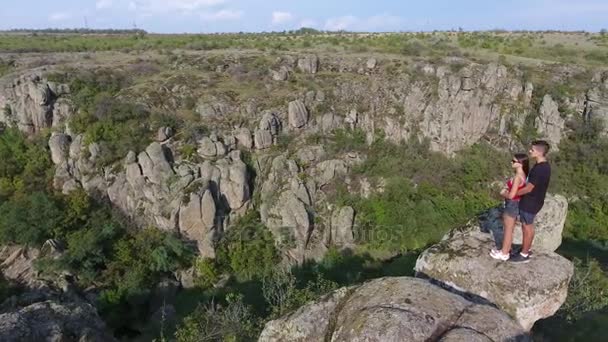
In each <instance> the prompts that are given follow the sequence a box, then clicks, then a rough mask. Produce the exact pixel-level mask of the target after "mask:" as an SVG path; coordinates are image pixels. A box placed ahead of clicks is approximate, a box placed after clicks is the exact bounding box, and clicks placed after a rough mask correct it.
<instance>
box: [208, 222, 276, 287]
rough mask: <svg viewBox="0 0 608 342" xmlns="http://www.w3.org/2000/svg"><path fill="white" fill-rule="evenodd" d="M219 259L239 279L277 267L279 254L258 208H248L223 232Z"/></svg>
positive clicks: (260, 274) (256, 275)
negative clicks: (257, 210) (247, 210)
mask: <svg viewBox="0 0 608 342" xmlns="http://www.w3.org/2000/svg"><path fill="white" fill-rule="evenodd" d="M218 260H219V261H220V263H221V264H222V265H223V266H224V267H225V268H227V269H229V270H231V271H232V272H233V273H234V274H235V275H236V276H237V277H238V278H239V279H242V280H250V279H254V278H260V277H263V276H264V275H266V274H269V273H270V272H271V271H272V269H273V268H275V267H276V265H277V264H278V262H279V254H278V251H277V249H276V248H275V246H274V239H273V237H272V234H271V233H270V231H268V229H267V228H266V227H265V226H264V225H263V224H262V223H261V222H260V218H259V214H258V213H257V212H255V211H250V212H249V213H248V214H247V215H245V216H243V217H241V218H240V219H239V220H238V221H237V222H236V223H235V224H234V226H232V227H230V229H228V230H227V231H226V232H225V234H224V236H223V237H222V240H221V241H220V242H219V246H218Z"/></svg>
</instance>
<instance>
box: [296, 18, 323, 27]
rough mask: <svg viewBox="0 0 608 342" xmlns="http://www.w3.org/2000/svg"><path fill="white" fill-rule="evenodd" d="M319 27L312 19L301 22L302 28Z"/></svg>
mask: <svg viewBox="0 0 608 342" xmlns="http://www.w3.org/2000/svg"><path fill="white" fill-rule="evenodd" d="M318 25H319V24H318V23H317V22H316V21H314V20H312V19H303V20H302V21H301V22H300V27H309V28H314V27H317V26H318Z"/></svg>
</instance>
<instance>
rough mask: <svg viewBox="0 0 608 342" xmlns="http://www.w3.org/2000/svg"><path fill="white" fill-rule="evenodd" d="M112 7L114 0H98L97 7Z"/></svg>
mask: <svg viewBox="0 0 608 342" xmlns="http://www.w3.org/2000/svg"><path fill="white" fill-rule="evenodd" d="M110 7H112V0H97V2H96V3H95V8H97V9H98V10H99V9H106V8H110Z"/></svg>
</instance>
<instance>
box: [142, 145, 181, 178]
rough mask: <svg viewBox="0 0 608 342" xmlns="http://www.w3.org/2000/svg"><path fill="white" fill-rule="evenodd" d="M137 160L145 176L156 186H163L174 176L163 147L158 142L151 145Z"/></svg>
mask: <svg viewBox="0 0 608 342" xmlns="http://www.w3.org/2000/svg"><path fill="white" fill-rule="evenodd" d="M137 160H138V161H139V164H140V165H141V168H142V172H143V174H144V176H146V177H147V178H148V180H149V181H150V182H152V183H154V184H156V185H161V184H163V183H164V182H165V181H167V179H168V178H169V177H171V176H172V175H173V174H174V173H173V169H172V168H171V164H169V161H168V160H167V157H166V155H165V152H164V151H163V147H162V146H161V145H160V144H159V143H157V142H153V143H151V144H150V145H149V146H148V147H147V148H146V151H145V152H141V153H140V154H139V156H138V157H137Z"/></svg>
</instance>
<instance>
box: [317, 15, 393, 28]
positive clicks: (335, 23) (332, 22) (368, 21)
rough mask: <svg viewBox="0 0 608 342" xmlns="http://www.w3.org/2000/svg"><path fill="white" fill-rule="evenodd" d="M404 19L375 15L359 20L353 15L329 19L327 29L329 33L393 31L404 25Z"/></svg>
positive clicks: (326, 22) (326, 24)
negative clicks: (342, 31)
mask: <svg viewBox="0 0 608 342" xmlns="http://www.w3.org/2000/svg"><path fill="white" fill-rule="evenodd" d="M403 22H404V21H403V19H402V18H400V17H397V16H393V15H389V14H380V15H374V16H371V17H367V18H358V17H355V16H353V15H347V16H343V17H336V18H329V19H327V20H326V21H325V29H326V30H329V31H341V30H347V31H391V30H396V29H399V28H400V27H401V26H402V25H403Z"/></svg>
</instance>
